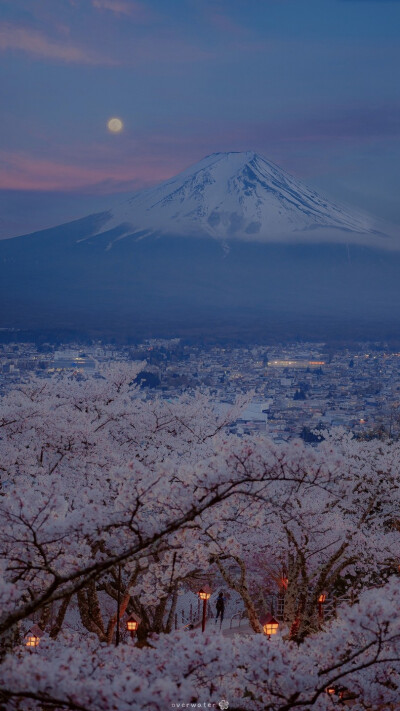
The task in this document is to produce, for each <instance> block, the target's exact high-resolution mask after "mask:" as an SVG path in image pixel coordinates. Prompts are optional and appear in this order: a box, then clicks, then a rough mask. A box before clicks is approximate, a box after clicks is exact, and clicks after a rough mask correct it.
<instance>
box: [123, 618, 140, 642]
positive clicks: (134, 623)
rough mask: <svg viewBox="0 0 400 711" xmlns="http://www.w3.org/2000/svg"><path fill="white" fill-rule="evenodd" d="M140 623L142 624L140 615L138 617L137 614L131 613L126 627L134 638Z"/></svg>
mask: <svg viewBox="0 0 400 711" xmlns="http://www.w3.org/2000/svg"><path fill="white" fill-rule="evenodd" d="M139 625H140V619H139V617H136V615H131V616H130V617H129V618H128V619H127V621H126V629H127V630H128V632H130V633H131V637H132V639H133V637H134V636H135V632H136V631H137V628H138V627H139Z"/></svg>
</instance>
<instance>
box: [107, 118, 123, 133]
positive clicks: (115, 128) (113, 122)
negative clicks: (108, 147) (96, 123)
mask: <svg viewBox="0 0 400 711" xmlns="http://www.w3.org/2000/svg"><path fill="white" fill-rule="evenodd" d="M123 127H124V124H123V123H122V121H121V119H119V118H116V117H113V118H110V119H109V120H108V121H107V128H108V130H109V131H110V132H111V133H121V131H122V129H123Z"/></svg>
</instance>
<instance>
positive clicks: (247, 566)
mask: <svg viewBox="0 0 400 711" xmlns="http://www.w3.org/2000/svg"><path fill="white" fill-rule="evenodd" d="M139 367H140V366H138V367H137V368H133V369H132V367H127V366H118V367H116V368H109V369H105V370H104V372H103V373H102V374H101V376H100V377H97V378H93V377H88V378H86V379H83V380H81V379H79V380H78V379H76V378H74V377H72V378H71V377H68V378H63V377H61V378H55V379H54V380H53V379H52V380H51V381H49V382H43V381H41V380H34V381H32V382H31V383H29V384H28V385H24V386H22V387H21V388H20V389H19V390H18V391H16V392H14V393H11V394H10V395H9V396H8V397H7V398H5V400H4V403H3V408H2V415H1V420H0V437H1V447H2V458H1V481H2V488H1V491H0V567H1V572H2V576H1V583H0V635H1V641H2V659H1V662H0V682H1V685H2V689H3V691H2V694H3V698H2V703H3V705H4V704H6V708H10V709H11V710H12V709H14V708H15V709H21V710H22V711H24V709H28V710H29V711H31V709H35V708H38V709H40V708H41V707H43V705H46V704H47V705H50V706H52V707H53V708H56V709H57V708H60V709H62V708H71V709H86V711H105V710H106V709H112V708H116V709H121V710H122V711H123V709H124V708H138V709H139V708H140V709H146V708H148V709H149V711H150V709H156V710H157V709H165V708H166V707H168V706H169V705H172V704H178V703H202V702H203V701H204V702H206V703H212V704H215V703H217V701H218V699H219V698H222V697H224V698H227V699H229V703H230V708H236V709H238V710H239V709H250V708H252V709H256V710H257V709H264V708H267V709H271V710H272V709H274V710H276V711H286V710H289V709H292V708H311V707H312V708H316V709H325V708H330V706H329V704H331V700H330V698H329V695H328V694H327V693H326V688H327V687H329V686H331V687H332V688H334V689H335V691H336V690H338V691H340V689H339V687H340V686H343V687H346V688H348V689H350V690H351V691H352V692H353V693H354V694H356V695H357V701H356V704H358V708H360V709H363V708H372V709H373V708H374V704H375V706H376V708H378V704H379V703H380V702H381V701H380V699H382V698H387V699H388V703H391V701H392V699H394V698H395V690H397V679H398V671H399V669H398V664H399V648H398V634H399V629H398V623H397V622H396V620H395V619H394V618H395V617H396V615H395V612H394V611H395V609H396V605H398V602H399V597H398V593H397V587H396V584H397V580H394V581H393V582H390V583H388V584H387V585H383V583H384V582H385V580H386V578H387V577H388V576H389V574H390V573H391V572H393V570H394V569H397V565H398V562H399V559H400V549H399V534H398V513H397V512H398V490H399V486H398V470H399V466H398V465H399V452H400V448H399V445H397V444H393V443H382V442H377V441H371V442H367V443H365V442H356V441H354V440H352V439H351V438H350V437H348V436H346V435H345V434H344V433H343V432H341V433H334V434H332V435H327V436H326V439H325V441H324V442H323V443H321V444H320V445H319V446H318V447H310V446H307V445H304V444H302V443H299V442H294V443H291V444H283V445H278V444H276V443H274V442H272V441H270V440H268V439H267V438H246V439H244V438H239V437H237V436H233V435H228V434H227V431H226V426H227V424H229V423H230V422H231V421H233V420H235V419H236V418H237V416H238V413H239V411H240V408H241V407H242V406H243V404H244V401H243V400H242V401H238V402H237V403H236V404H235V405H234V406H233V407H232V408H231V410H230V411H229V412H225V413H224V414H223V415H222V414H221V413H219V412H218V411H216V410H215V408H214V407H213V404H212V401H211V399H210V397H209V396H208V395H207V394H206V393H194V394H192V395H186V396H184V397H182V398H180V399H177V400H176V401H175V402H168V401H165V400H162V399H159V398H151V399H150V398H147V397H144V396H143V394H142V392H141V391H140V390H138V389H137V388H136V387H135V386H134V384H133V381H134V377H135V374H136V372H137V370H138V368H139ZM282 570H284V571H285V578H287V581H286V582H285V588H286V593H285V595H286V604H285V615H286V620H285V622H286V628H285V629H283V631H282V632H281V633H280V634H279V635H278V636H277V638H274V639H271V640H267V639H266V638H265V636H264V635H263V634H261V626H260V623H259V616H260V612H262V611H263V610H262V604H261V603H262V599H263V595H262V594H261V595H258V596H257V594H256V593H257V589H261V590H262V589H263V588H265V587H267V586H268V585H269V586H270V587H271V585H272V583H273V581H274V580H277V579H278V578H279V576H280V574H281V571H282ZM216 571H217V573H218V575H220V576H222V578H223V580H224V581H225V582H226V583H227V584H228V585H229V586H230V587H231V588H233V589H234V590H236V591H237V592H238V593H239V595H241V597H242V600H243V604H244V607H245V609H246V610H247V613H248V616H249V620H250V623H251V625H252V628H253V630H254V632H257V633H259V634H255V635H253V636H250V637H248V638H237V639H233V640H229V641H228V640H227V639H226V638H224V637H222V636H221V635H213V636H210V637H207V636H206V637H205V636H201V635H200V633H199V632H197V631H194V632H193V633H190V634H189V633H184V632H179V631H178V632H172V629H173V616H174V609H175V607H174V606H175V605H176V599H177V595H178V592H179V591H180V590H181V589H182V588H184V587H185V586H190V584H191V581H193V579H194V578H196V577H197V578H199V577H202V578H204V579H206V578H207V577H208V576H212V575H215V574H216ZM119 573H121V575H120V574H119ZM344 576H349V579H351V580H352V581H353V584H354V581H357V585H356V592H357V595H358V596H359V602H357V603H356V604H355V605H353V606H350V607H346V606H344V605H342V604H339V608H338V611H337V612H338V616H337V619H336V620H333V621H331V622H330V623H329V624H328V623H327V624H326V625H324V626H323V627H322V628H321V624H320V620H319V619H318V615H317V600H318V596H319V595H320V593H321V592H322V591H324V590H330V589H333V588H335V586H337V584H338V581H342V580H343V579H344ZM120 581H121V584H120ZM377 585H379V587H377ZM368 588H372V590H368ZM118 590H119V591H120V593H121V597H122V604H121V614H125V613H127V614H130V612H133V611H134V612H136V613H137V614H139V616H140V617H141V620H142V622H141V629H142V631H143V637H144V638H147V639H143V640H142V642H143V643H142V644H140V645H139V646H133V644H132V643H129V644H123V645H120V646H119V647H118V648H117V649H116V648H115V647H114V646H113V645H111V644H110V643H111V642H112V641H113V637H114V633H115V627H116V624H117V615H116V606H115V600H116V596H117V593H118ZM73 604H74V605H76V606H77V610H78V612H79V621H80V625H79V626H78V627H77V629H76V631H75V632H74V633H70V632H68V629H67V626H66V624H65V621H66V620H67V619H68V616H69V615H70V612H71V605H73ZM54 611H55V615H54V614H53V615H52V614H51V612H54ZM33 615H36V616H37V615H40V624H41V627H42V629H43V630H45V631H46V633H47V634H45V635H44V636H43V637H42V638H41V640H40V644H39V647H38V648H36V649H35V650H34V651H32V650H29V649H27V648H26V646H25V645H24V640H23V633H24V630H26V629H27V626H28V625H29V624H31V622H32V619H33ZM295 623H296V624H295ZM294 625H295V626H294ZM281 627H282V626H281ZM283 627H284V626H283ZM166 633H169V634H166ZM288 637H291V639H288ZM18 638H19V639H18ZM365 684H368V685H369V690H368V691H367V690H366V689H365ZM385 694H386V696H385ZM367 703H369V704H370V706H367V705H365V704H367ZM135 704H136V705H135ZM363 704H364V705H363ZM356 708H357V707H356Z"/></svg>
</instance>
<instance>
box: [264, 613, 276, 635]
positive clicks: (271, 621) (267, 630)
mask: <svg viewBox="0 0 400 711" xmlns="http://www.w3.org/2000/svg"><path fill="white" fill-rule="evenodd" d="M260 623H261V624H262V628H263V630H264V634H266V635H267V637H271V634H276V633H277V632H278V628H279V622H278V621H277V620H276V619H275V617H272V615H264V617H262V618H261V619H260Z"/></svg>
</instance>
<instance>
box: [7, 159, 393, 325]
mask: <svg viewBox="0 0 400 711" xmlns="http://www.w3.org/2000/svg"><path fill="white" fill-rule="evenodd" d="M0 281H1V285H0V296H1V301H2V304H3V309H2V313H1V317H0V327H2V328H12V327H14V328H21V329H32V330H41V329H42V330H43V329H46V330H48V331H51V330H52V329H57V330H67V329H70V330H71V331H81V332H89V333H91V334H96V335H103V336H105V335H107V336H109V335H110V334H115V335H116V336H118V337H128V338H134V337H135V336H143V335H158V334H162V335H171V336H173V335H205V336H207V335H210V334H211V335H213V336H235V337H236V336H239V337H246V338H250V339H251V338H253V337H258V338H259V337H265V338H268V336H269V335H270V336H271V337H273V336H274V335H278V334H279V336H280V337H282V336H288V337H296V336H299V337H318V338H324V337H329V336H330V335H332V334H334V335H336V336H337V337H351V336H352V335H354V337H357V335H358V336H359V337H362V336H365V337H369V338H371V337H374V336H375V335H376V337H377V338H378V337H386V336H393V335H395V334H396V329H397V327H398V325H399V324H400V288H399V283H400V250H399V249H398V241H397V239H396V237H395V236H394V235H393V234H388V233H385V231H384V230H383V229H381V228H380V227H379V226H378V223H377V222H376V221H374V219H373V218H370V217H368V216H365V215H361V214H358V213H357V212H353V211H352V210H351V209H349V208H345V207H341V206H338V205H335V204H333V203H332V202H330V201H328V200H325V199H324V198H322V197H320V196H319V195H318V194H317V193H316V192H315V191H313V190H311V189H309V188H307V187H306V186H305V185H304V184H303V183H302V182H301V181H299V180H297V179H295V178H293V177H291V176H290V175H288V174H287V173H286V172H285V171H282V170H281V169H280V168H278V167H277V166H275V165H274V164H272V163H270V162H268V161H267V160H265V159H264V158H262V157H261V156H259V155H257V154H255V153H253V152H250V151H249V152H245V153H217V154H213V155H211V156H208V157H207V158H204V159H203V160H202V161H200V162H199V163H197V164H196V165H195V166H193V167H192V168H189V169H188V170H186V171H184V172H183V173H180V174H179V175H178V176H176V177H175V178H172V179H170V180H168V181H165V182H164V183H162V184H161V185H158V186H156V187H154V188H150V189H148V190H144V191H142V192H140V193H138V194H136V195H134V196H133V197H132V198H131V199H129V200H127V201H125V202H124V203H122V204H121V205H119V206H117V207H116V208H113V209H112V210H109V211H106V212H103V213H97V214H94V215H89V216H88V217H86V218H83V219H81V220H77V221H74V222H72V223H67V224H64V225H61V226H59V227H55V228H52V229H50V230H44V231H42V232H37V233H34V234H32V235H26V236H23V237H18V238H13V239H9V240H3V241H2V242H0Z"/></svg>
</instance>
